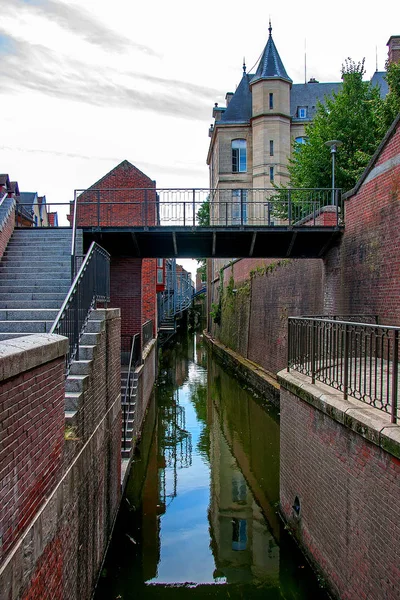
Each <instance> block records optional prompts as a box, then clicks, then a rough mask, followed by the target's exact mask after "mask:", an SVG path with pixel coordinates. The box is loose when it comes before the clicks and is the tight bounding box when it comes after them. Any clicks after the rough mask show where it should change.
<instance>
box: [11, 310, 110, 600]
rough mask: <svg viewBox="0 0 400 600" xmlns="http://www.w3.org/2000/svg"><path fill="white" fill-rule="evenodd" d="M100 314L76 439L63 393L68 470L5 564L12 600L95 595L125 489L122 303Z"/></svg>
mask: <svg viewBox="0 0 400 600" xmlns="http://www.w3.org/2000/svg"><path fill="white" fill-rule="evenodd" d="M97 316H98V317H100V318H104V327H102V328H101V331H100V335H99V342H98V345H97V346H96V349H95V354H94V359H93V362H94V364H93V368H92V369H91V372H90V375H89V381H88V386H87V387H86V391H85V394H84V396H83V398H82V399H81V404H80V406H79V407H78V413H79V412H81V415H79V414H78V419H77V423H78V425H77V432H76V433H77V435H76V437H75V438H74V439H67V440H64V398H62V403H61V415H62V422H61V428H60V432H61V440H62V443H63V444H64V448H65V452H64V464H63V471H62V472H60V471H59V472H58V475H59V476H58V478H57V480H56V481H55V482H54V485H53V486H52V488H51V489H50V490H48V493H47V494H46V497H45V498H43V502H42V503H41V505H40V506H39V508H38V509H37V511H36V513H35V514H34V515H33V516H32V518H31V519H30V522H29V523H27V525H26V527H25V529H24V530H21V531H20V532H19V538H18V539H17V540H16V541H15V543H14V546H13V548H12V549H11V551H10V552H9V553H8V555H7V556H5V558H4V561H3V563H2V564H1V565H0V589H1V590H2V592H3V593H4V597H5V598H7V600H14V599H17V598H23V599H24V600H27V599H29V600H43V599H44V598H51V599H52V600H62V599H64V598H68V599H71V600H85V599H86V598H90V597H91V594H92V591H93V587H94V584H95V582H96V578H97V575H98V572H99V568H100V566H101V563H102V559H103V557H104V553H105V550H106V547H107V543H108V539H109V536H110V534H111V531H112V526H113V523H114V519H115V516H116V513H117V510H118V506H119V502H120V490H121V472H120V469H121V455H120V451H121V398H120V377H119V368H120V367H119V365H120V317H119V311H118V310H116V309H111V310H107V311H99V313H98V315H97ZM47 337H49V336H47ZM50 337H52V336H50ZM13 343H14V340H13ZM61 373H62V377H64V374H63V365H62V366H61ZM90 388H93V389H90ZM89 404H91V406H88V405H89ZM82 415H85V418H84V419H83V418H82ZM37 442H38V440H37V439H36V443H37ZM27 451H28V454H29V448H28V450H27V449H26V447H25V452H27ZM43 455H46V452H45V451H44V450H43ZM30 467H31V468H32V464H31V465H30Z"/></svg>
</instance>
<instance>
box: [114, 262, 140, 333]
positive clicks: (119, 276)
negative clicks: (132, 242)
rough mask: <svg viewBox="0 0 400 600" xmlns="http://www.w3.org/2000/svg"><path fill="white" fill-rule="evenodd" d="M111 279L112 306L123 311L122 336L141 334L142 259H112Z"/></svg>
mask: <svg viewBox="0 0 400 600" xmlns="http://www.w3.org/2000/svg"><path fill="white" fill-rule="evenodd" d="M110 278H111V280H110V288H111V301H110V306H115V307H118V308H120V309H121V320H122V321H121V334H122V335H134V334H135V333H141V327H142V322H141V311H142V309H141V279H142V261H141V259H140V258H130V257H114V256H113V257H111V269H110Z"/></svg>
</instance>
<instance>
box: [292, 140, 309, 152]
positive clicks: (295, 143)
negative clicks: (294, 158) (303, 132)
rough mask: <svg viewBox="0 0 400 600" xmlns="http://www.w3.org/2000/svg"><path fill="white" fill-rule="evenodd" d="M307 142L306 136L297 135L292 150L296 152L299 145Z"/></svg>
mask: <svg viewBox="0 0 400 600" xmlns="http://www.w3.org/2000/svg"><path fill="white" fill-rule="evenodd" d="M306 142H307V138H306V137H302V136H301V137H297V138H295V140H294V150H295V152H298V151H299V150H300V146H302V145H303V144H305V143H306Z"/></svg>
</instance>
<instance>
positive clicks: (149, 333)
mask: <svg viewBox="0 0 400 600" xmlns="http://www.w3.org/2000/svg"><path fill="white" fill-rule="evenodd" d="M152 339H153V321H152V319H150V320H149V321H146V323H144V324H143V325H142V340H143V348H145V347H146V346H147V344H148V343H149V342H151V340H152Z"/></svg>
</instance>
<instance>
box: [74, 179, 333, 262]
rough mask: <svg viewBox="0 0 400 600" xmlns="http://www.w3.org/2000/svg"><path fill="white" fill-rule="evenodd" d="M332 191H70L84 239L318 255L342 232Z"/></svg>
mask: <svg viewBox="0 0 400 600" xmlns="http://www.w3.org/2000/svg"><path fill="white" fill-rule="evenodd" d="M342 214H343V213H342V207H341V196H340V190H332V189H275V188H273V189H267V188H265V189H254V188H252V189H214V190H210V189H157V188H146V189H144V188H141V189H138V188H134V189H133V188H132V189H128V188H124V189H95V188H89V189H87V190H77V191H75V199H74V207H73V219H74V221H75V226H76V227H77V228H79V229H82V231H83V237H84V244H85V246H86V247H89V245H90V243H91V242H92V241H95V242H97V243H98V244H100V245H101V246H102V247H103V248H105V249H106V250H107V251H108V252H109V253H110V254H111V255H113V256H115V255H120V256H121V255H122V256H131V257H137V258H169V257H172V258H206V257H210V258H232V257H236V258H250V257H255V258H261V257H262V258H321V257H323V256H324V255H325V254H326V252H327V251H328V250H329V249H330V248H331V247H332V246H333V245H335V244H336V243H337V241H338V239H339V238H340V236H341V235H342V232H343V229H344V227H343V222H342Z"/></svg>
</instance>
